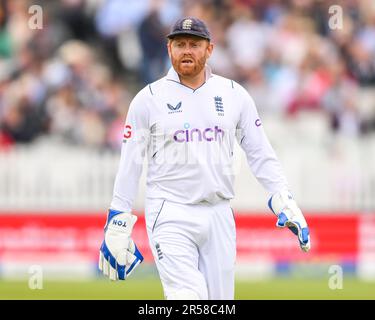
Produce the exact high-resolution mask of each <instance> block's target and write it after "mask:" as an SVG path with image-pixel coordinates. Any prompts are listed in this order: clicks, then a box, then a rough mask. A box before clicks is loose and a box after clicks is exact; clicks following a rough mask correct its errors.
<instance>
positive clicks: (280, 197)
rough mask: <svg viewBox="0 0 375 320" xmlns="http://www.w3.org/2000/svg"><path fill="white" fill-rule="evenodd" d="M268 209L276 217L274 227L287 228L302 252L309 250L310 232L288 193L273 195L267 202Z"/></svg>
mask: <svg viewBox="0 0 375 320" xmlns="http://www.w3.org/2000/svg"><path fill="white" fill-rule="evenodd" d="M268 207H269V208H270V209H271V210H272V212H273V213H274V214H275V215H276V216H277V222H276V226H277V227H279V228H284V227H288V228H289V229H290V230H291V231H292V232H293V233H294V234H295V235H296V236H297V237H298V241H299V244H300V247H301V249H302V250H303V251H305V252H307V251H309V250H310V247H311V244H310V232H309V227H308V226H307V222H306V220H305V217H304V216H303V214H302V211H301V209H300V208H299V207H298V206H297V203H296V201H295V200H294V199H293V196H292V195H291V193H290V192H287V191H283V192H279V193H276V194H274V195H273V196H272V197H271V198H270V199H269V201H268Z"/></svg>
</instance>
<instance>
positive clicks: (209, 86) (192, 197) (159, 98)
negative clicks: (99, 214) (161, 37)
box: [111, 66, 288, 212]
mask: <svg viewBox="0 0 375 320" xmlns="http://www.w3.org/2000/svg"><path fill="white" fill-rule="evenodd" d="M236 139H237V141H238V143H239V144H240V146H241V147H242V149H243V150H244V151H245V153H246V156H247V160H248V163H249V166H250V168H251V170H252V172H253V174H254V175H255V177H256V178H257V179H258V181H259V182H260V183H261V184H262V185H263V187H264V188H265V189H266V190H267V191H268V192H269V193H270V194H273V193H276V192H279V191H281V190H285V189H288V186H287V181H286V178H285V176H284V174H283V172H282V169H281V166H280V163H279V161H278V160H277V158H276V155H275V152H274V150H273V149H272V147H271V145H270V143H269V141H268V139H267V137H266V135H265V132H264V130H263V127H262V124H261V121H260V119H259V116H258V112H257V110H256V107H255V104H254V101H253V100H252V98H251V97H250V95H249V94H248V93H247V91H246V90H245V89H244V88H243V87H242V86H241V85H239V84H238V83H236V82H234V81H232V80H230V79H226V78H224V77H221V76H218V75H215V74H212V73H211V70H210V68H209V67H208V66H206V82H205V83H204V84H203V85H202V86H200V87H199V88H197V89H195V90H193V89H191V88H189V87H187V86H185V85H183V84H181V83H180V80H179V77H178V74H177V73H176V72H175V70H174V69H173V68H171V69H170V70H169V72H168V74H167V75H166V76H165V77H163V78H161V79H159V80H158V81H156V82H154V83H152V84H150V85H147V86H146V87H145V88H143V89H142V90H141V91H140V92H139V93H138V94H137V95H136V96H135V97H134V99H133V101H132V102H131V104H130V107H129V111H128V115H127V118H126V123H125V129H124V140H123V141H124V142H123V145H122V150H121V159H120V165H119V169H118V172H117V175H116V180H115V185H114V193H113V199H112V202H111V208H113V209H116V210H121V211H128V212H130V211H131V209H132V204H133V201H134V199H135V196H136V193H137V191H138V184H139V179H140V176H141V171H142V164H143V160H144V157H145V156H146V157H147V159H148V172H147V188H146V197H148V198H161V199H166V200H169V201H174V202H179V203H185V204H186V203H189V204H194V203H200V202H205V201H206V202H209V203H216V202H218V201H220V200H222V199H232V198H233V197H234V191H233V183H234V174H233V172H232V163H233V145H234V141H235V140H236Z"/></svg>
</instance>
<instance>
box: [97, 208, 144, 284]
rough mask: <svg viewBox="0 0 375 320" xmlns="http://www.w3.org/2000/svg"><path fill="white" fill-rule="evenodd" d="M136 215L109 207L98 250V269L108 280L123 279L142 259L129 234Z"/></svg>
mask: <svg viewBox="0 0 375 320" xmlns="http://www.w3.org/2000/svg"><path fill="white" fill-rule="evenodd" d="M136 221H137V216H135V215H132V214H131V213H125V212H121V211H116V210H112V209H110V210H109V212H108V217H107V223H106V225H105V227H104V241H103V243H102V245H101V247H100V252H99V269H100V270H101V271H102V272H103V274H104V275H106V276H108V277H109V279H110V280H114V281H116V280H125V278H126V277H127V276H129V275H130V274H131V272H132V271H133V270H134V269H135V268H136V267H137V266H138V265H139V264H140V263H141V262H142V261H143V256H142V254H141V253H140V252H139V250H138V248H137V246H136V245H135V243H134V241H133V240H132V239H131V237H130V235H131V233H132V230H133V227H134V224H135V223H136Z"/></svg>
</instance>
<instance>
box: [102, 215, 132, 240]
mask: <svg viewBox="0 0 375 320" xmlns="http://www.w3.org/2000/svg"><path fill="white" fill-rule="evenodd" d="M136 222H137V216H136V215H134V214H131V213H129V212H122V211H118V210H114V209H109V210H108V216H107V222H106V224H105V227H104V231H107V229H110V230H114V231H119V232H124V233H127V234H129V235H130V234H131V233H132V231H133V227H134V224H135V223H136Z"/></svg>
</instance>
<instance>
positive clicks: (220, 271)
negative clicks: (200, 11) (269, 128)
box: [99, 18, 310, 299]
mask: <svg viewBox="0 0 375 320" xmlns="http://www.w3.org/2000/svg"><path fill="white" fill-rule="evenodd" d="M167 38H168V52H169V56H170V59H171V62H172V66H173V67H171V68H170V70H169V72H168V74H167V75H166V76H165V77H163V78H161V79H159V80H158V81H156V82H154V83H151V84H150V85H148V86H146V87H145V88H143V89H142V90H141V91H140V92H139V93H138V94H137V95H136V96H135V98H134V99H133V101H132V103H131V105H130V107H129V112H128V115H127V119H126V124H125V130H124V140H123V145H122V150H121V160H120V165H119V169H118V172H117V176H116V181H115V185H114V193H113V199H112V202H111V205H110V209H109V213H108V217H107V223H106V225H105V229H104V230H105V235H104V241H103V244H102V246H101V248H100V257H99V268H100V269H101V270H102V271H103V273H104V274H105V275H107V276H109V278H110V279H112V280H119V279H120V280H124V279H125V278H126V277H127V276H128V275H129V274H130V273H131V272H132V271H133V270H134V268H135V267H136V266H137V265H138V264H139V263H140V262H141V261H142V260H143V257H142V255H141V253H140V252H139V250H138V249H137V247H136V245H135V244H134V242H133V240H132V239H131V232H132V229H133V226H134V224H135V222H136V220H137V217H136V216H135V215H133V214H132V204H133V201H134V198H135V196H136V193H137V190H138V184H139V178H140V176H141V171H142V164H143V160H144V158H145V157H146V158H147V160H148V172H147V191H146V200H145V218H146V227H147V233H148V237H149V241H150V246H151V249H152V253H153V256H154V259H155V263H156V266H157V269H158V272H159V275H160V279H161V282H162V285H163V289H164V295H165V297H166V299H233V298H234V269H235V258H236V229H235V221H234V216H233V212H232V209H231V207H230V199H232V198H233V197H234V192H233V180H234V174H233V173H232V162H233V146H234V141H235V140H237V142H238V143H239V144H240V146H241V147H242V149H243V150H244V152H245V153H246V156H247V160H248V163H249V166H250V168H251V170H252V172H253V174H254V175H255V177H256V178H257V179H258V181H259V182H260V183H261V184H262V185H263V187H264V188H265V189H266V190H267V191H268V192H269V195H270V200H269V202H268V206H269V207H270V209H271V210H272V211H273V213H274V214H275V215H276V216H277V222H276V225H277V226H278V227H288V228H289V229H290V230H292V231H293V233H295V234H296V235H297V238H298V242H299V244H300V247H301V249H302V250H303V251H308V250H309V249H310V238H309V229H308V227H307V223H306V221H305V219H304V216H303V214H302V212H301V210H300V209H299V208H298V206H297V204H296V202H295V200H294V199H293V197H292V195H291V194H290V192H289V190H288V185H287V181H286V178H285V177H284V174H283V173H282V169H281V166H280V164H279V162H278V160H277V158H276V156H275V153H274V151H273V149H272V147H271V145H270V143H269V142H268V139H267V137H266V135H265V132H264V130H263V127H262V123H261V120H260V119H259V116H258V113H257V110H256V107H255V104H254V101H253V100H252V98H251V97H250V96H249V94H248V93H247V92H246V90H245V89H244V88H243V87H242V86H241V85H239V84H238V83H236V82H234V81H232V80H230V79H226V78H223V77H221V76H218V75H215V74H213V73H211V70H210V68H209V66H208V65H206V60H207V59H208V58H209V57H210V55H211V53H212V51H213V44H212V43H211V41H210V34H209V31H208V30H207V27H206V25H205V24H204V23H203V22H202V21H201V20H199V19H196V18H184V19H181V20H178V21H177V22H176V23H175V25H174V26H173V28H172V32H171V33H170V34H169V35H168V36H167Z"/></svg>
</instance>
